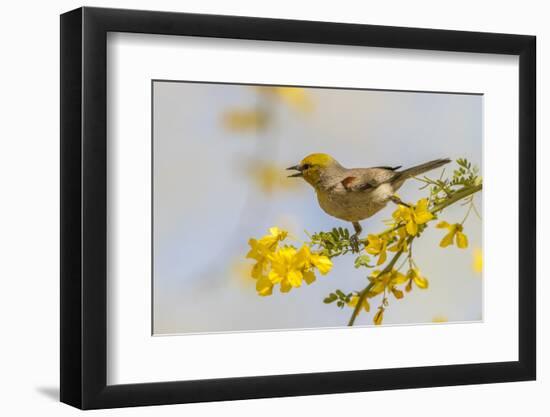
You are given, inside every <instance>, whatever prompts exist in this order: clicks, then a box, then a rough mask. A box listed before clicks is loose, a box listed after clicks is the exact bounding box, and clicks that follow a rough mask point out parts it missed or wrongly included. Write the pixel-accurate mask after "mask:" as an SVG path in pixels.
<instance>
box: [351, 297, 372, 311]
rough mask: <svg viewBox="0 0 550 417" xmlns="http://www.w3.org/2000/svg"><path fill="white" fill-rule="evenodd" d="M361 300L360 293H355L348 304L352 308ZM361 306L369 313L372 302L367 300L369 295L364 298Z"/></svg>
mask: <svg viewBox="0 0 550 417" xmlns="http://www.w3.org/2000/svg"><path fill="white" fill-rule="evenodd" d="M358 302H359V295H354V296H352V297H351V299H350V300H349V303H348V306H350V307H352V308H355V306H356V305H357V303H358ZM361 307H362V308H363V310H365V311H366V312H367V313H368V312H369V311H370V304H369V302H368V300H367V297H365V298H363V302H362V304H361Z"/></svg>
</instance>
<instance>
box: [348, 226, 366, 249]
mask: <svg viewBox="0 0 550 417" xmlns="http://www.w3.org/2000/svg"><path fill="white" fill-rule="evenodd" d="M352 224H353V229H354V230H355V233H354V234H353V235H351V236H350V238H349V243H350V244H351V248H352V250H353V252H355V253H357V252H359V235H360V234H361V232H362V231H363V228H362V227H361V224H360V223H359V222H352Z"/></svg>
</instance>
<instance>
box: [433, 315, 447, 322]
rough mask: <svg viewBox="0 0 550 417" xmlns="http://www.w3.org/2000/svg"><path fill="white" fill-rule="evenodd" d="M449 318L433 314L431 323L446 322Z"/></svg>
mask: <svg viewBox="0 0 550 417" xmlns="http://www.w3.org/2000/svg"><path fill="white" fill-rule="evenodd" d="M448 321H449V319H448V318H447V317H445V316H434V317H433V318H432V323H446V322H448Z"/></svg>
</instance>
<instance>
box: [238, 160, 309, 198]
mask: <svg viewBox="0 0 550 417" xmlns="http://www.w3.org/2000/svg"><path fill="white" fill-rule="evenodd" d="M247 171H248V172H247V174H248V175H249V176H250V178H251V179H252V180H253V181H254V182H255V183H256V185H257V186H258V188H259V189H260V190H261V191H263V192H264V193H266V194H272V193H274V192H275V191H284V190H292V189H297V188H299V182H297V181H291V180H290V179H288V178H287V177H286V175H284V174H283V173H284V169H283V168H281V167H280V166H278V165H277V164H272V163H265V162H259V161H258V162H255V163H253V164H251V165H250V167H249V169H248V170H247Z"/></svg>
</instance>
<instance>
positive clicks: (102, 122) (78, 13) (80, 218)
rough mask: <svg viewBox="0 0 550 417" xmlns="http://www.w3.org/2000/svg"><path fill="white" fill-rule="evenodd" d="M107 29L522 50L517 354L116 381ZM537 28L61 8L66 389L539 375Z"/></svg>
mask: <svg viewBox="0 0 550 417" xmlns="http://www.w3.org/2000/svg"><path fill="white" fill-rule="evenodd" d="M108 32H132V33H147V34H163V35H175V36H178V35H186V36H199V37H215V38H235V39H254V40H265V41H285V42H305V43H317V44H332V45H357V46H371V47H383V48H405V49H421V50H440V51H456V52H476V53H490V54H507V55H517V56H519V132H518V138H519V154H518V158H519V201H518V205H519V271H518V272H519V278H520V279H519V293H518V297H519V329H518V331H519V358H518V359H519V360H518V361H513V362H497V363H477V364H467V365H446V366H423V367H412V368H398V369H376V370H357V371H342V372H326V373H309V374H292V375H273V376H257V377H239V378H225V379H209V380H198V381H178V382H161V383H141V384H128V385H107V379H106V375H107V343H106V341H107V303H106V300H107V285H106V283H107V268H106V264H107V263H106V261H107V259H106V245H107V216H106V214H107V179H108V178H107V170H106V168H107V167H106V161H107V146H106V137H107V134H106V127H107V111H106V93H107V88H106V85H107V83H106V81H107V73H106V44H107V42H106V39H107V33H108ZM535 45H536V38H535V37H534V36H524V35H510V34H495V33H481V32H461V31H449V30H432V29H416V28H404V27H388V26H372V25H358V24H342V23H326V22H312V21H296V20H279V19H265V18H251V17H234V16H217V15H200V14H186V13H171V12H156V11H137V10H120V9H102V8H88V7H84V8H79V9H76V10H73V11H70V12H67V13H65V14H63V15H61V53H60V56H61V309H60V315H61V401H62V402H64V403H67V404H70V405H72V406H75V407H78V408H81V409H94V408H111V407H124V406H143V405H155V404H174V403H189V402H200V401H218V400H237V399H248V398H266V397H282V396H298V395H313V394H328V393H344V392H357V391H377V390H388V389H402V388H421V387H434V386H449V385H463V384H482V383H496V382H507V381H525V380H533V379H535V376H536V317H535V311H536V304H535V303H536V259H535V256H536V255H535V253H536V232H535V231H536V163H535V161H536V143H535V134H536V132H535V121H536V120H535V106H536V92H535V86H536V81H535V79H536V77H535V75H536V74H535V66H536V65H535V62H536V57H535V54H536V52H535V50H536V46H535Z"/></svg>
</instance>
